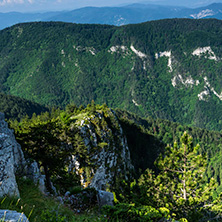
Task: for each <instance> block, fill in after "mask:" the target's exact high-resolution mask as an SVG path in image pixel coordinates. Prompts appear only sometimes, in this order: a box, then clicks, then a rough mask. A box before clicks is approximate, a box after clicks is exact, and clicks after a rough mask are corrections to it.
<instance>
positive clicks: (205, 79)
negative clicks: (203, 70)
mask: <svg viewBox="0 0 222 222" xmlns="http://www.w3.org/2000/svg"><path fill="white" fill-rule="evenodd" d="M204 81H205V87H206V86H207V88H208V89H209V90H211V91H212V92H213V94H214V95H215V96H217V97H218V98H219V99H220V100H222V92H221V93H220V94H218V93H217V92H216V91H215V90H214V88H213V87H211V85H210V83H209V82H208V79H207V77H206V76H205V77H204Z"/></svg>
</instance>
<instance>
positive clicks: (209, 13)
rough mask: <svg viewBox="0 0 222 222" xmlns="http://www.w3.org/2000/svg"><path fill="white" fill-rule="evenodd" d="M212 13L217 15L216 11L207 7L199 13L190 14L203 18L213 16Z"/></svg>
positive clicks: (196, 17)
mask: <svg viewBox="0 0 222 222" xmlns="http://www.w3.org/2000/svg"><path fill="white" fill-rule="evenodd" d="M212 15H215V12H214V11H213V10H210V9H205V10H202V11H200V12H199V13H197V14H191V15H190V16H191V17H192V18H195V19H201V18H205V17H207V16H212Z"/></svg>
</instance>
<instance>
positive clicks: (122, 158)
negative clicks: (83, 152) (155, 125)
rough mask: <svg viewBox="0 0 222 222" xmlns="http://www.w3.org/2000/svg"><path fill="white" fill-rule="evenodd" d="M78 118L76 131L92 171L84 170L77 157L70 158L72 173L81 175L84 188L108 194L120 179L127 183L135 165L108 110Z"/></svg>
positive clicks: (118, 126) (121, 132) (111, 111)
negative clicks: (81, 140) (92, 188)
mask: <svg viewBox="0 0 222 222" xmlns="http://www.w3.org/2000/svg"><path fill="white" fill-rule="evenodd" d="M75 118H76V119H77V120H76V121H75V122H74V127H77V128H78V129H79V131H80V135H81V137H82V139H83V142H84V144H85V146H86V148H87V151H88V156H89V160H90V161H89V162H90V163H91V166H90V167H87V168H84V166H82V164H81V161H80V160H78V156H73V157H72V158H71V159H72V161H71V164H70V169H74V170H75V171H76V172H77V173H78V174H80V176H81V178H82V181H81V182H82V184H83V185H84V186H88V185H90V186H91V187H94V188H95V189H96V190H106V189H107V188H112V187H113V186H114V185H115V184H116V182H117V180H118V179H127V174H129V173H130V171H132V170H133V165H132V164H131V158H130V151H129V148H128V145H127V140H126V137H125V136H124V134H123V130H122V127H121V125H120V123H119V121H118V119H117V117H116V114H115V112H114V111H113V110H111V109H108V108H107V109H106V110H103V111H100V112H99V111H96V112H95V113H94V114H92V115H85V116H84V115H81V116H79V117H78V116H77V117H75Z"/></svg>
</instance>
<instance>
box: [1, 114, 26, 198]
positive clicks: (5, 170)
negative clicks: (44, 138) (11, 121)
mask: <svg viewBox="0 0 222 222" xmlns="http://www.w3.org/2000/svg"><path fill="white" fill-rule="evenodd" d="M24 166H25V159H24V155H23V152H22V150H21V147H20V145H19V144H18V143H17V142H16V140H15V136H14V134H13V131H12V130H10V129H9V128H8V124H7V123H6V122H5V116H4V114H3V113H0V196H4V195H9V196H14V195H15V196H19V190H18V186H17V183H16V179H15V173H16V172H17V173H19V172H21V171H22V170H23V167H24Z"/></svg>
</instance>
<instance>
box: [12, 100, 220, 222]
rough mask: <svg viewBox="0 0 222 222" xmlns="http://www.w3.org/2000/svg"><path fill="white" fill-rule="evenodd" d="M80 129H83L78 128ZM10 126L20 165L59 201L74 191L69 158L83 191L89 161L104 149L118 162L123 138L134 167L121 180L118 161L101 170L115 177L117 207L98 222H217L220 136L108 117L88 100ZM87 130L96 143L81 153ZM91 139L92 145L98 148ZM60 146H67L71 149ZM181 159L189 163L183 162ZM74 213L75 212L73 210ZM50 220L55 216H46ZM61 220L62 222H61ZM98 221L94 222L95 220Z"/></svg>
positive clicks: (128, 116)
mask: <svg viewBox="0 0 222 222" xmlns="http://www.w3.org/2000/svg"><path fill="white" fill-rule="evenodd" d="M83 122H85V124H86V125H84V124H83V125H82V123H83ZM9 123H10V127H12V128H13V129H14V130H15V135H16V139H17V141H18V142H19V143H20V144H21V145H22V148H23V151H24V153H25V156H26V158H28V157H29V158H30V157H31V159H34V160H36V161H37V162H38V163H39V165H40V166H42V167H43V169H44V173H45V175H46V185H47V188H48V190H51V189H52V188H51V187H50V186H51V185H50V184H51V183H50V181H53V184H54V186H56V188H57V190H58V192H59V193H61V194H64V193H65V192H66V191H67V190H73V189H74V190H76V189H77V188H76V187H78V186H80V177H79V175H76V174H75V173H74V174H73V173H70V172H69V171H67V166H68V164H69V162H68V161H69V158H67V157H68V156H70V155H78V156H79V160H80V162H81V165H80V169H79V170H80V171H79V172H81V174H82V175H86V183H85V185H87V184H89V183H90V182H91V179H92V175H91V174H90V173H89V172H92V171H91V169H94V172H95V171H96V169H97V168H98V166H97V163H98V162H97V161H98V160H97V161H96V162H95V159H94V158H93V156H94V155H98V152H100V151H101V150H103V149H104V150H105V151H106V152H110V151H111V150H112V149H114V150H113V151H114V152H115V155H116V156H117V159H119V158H121V155H122V145H121V143H122V142H121V140H120V138H119V133H120V132H121V131H122V133H123V135H125V136H126V141H127V144H128V147H129V150H130V158H131V162H132V165H133V167H134V168H132V169H131V170H130V169H129V170H128V172H127V174H128V176H127V180H126V178H125V179H124V175H123V172H121V173H120V171H119V170H118V166H120V168H123V167H124V165H122V164H123V163H121V161H120V162H118V161H117V163H118V164H117V165H116V166H115V167H114V168H113V167H112V168H110V169H109V164H108V162H107V164H106V167H107V169H109V170H110V172H113V173H114V175H115V171H116V172H118V177H114V178H115V179H113V181H112V182H111V183H110V184H109V190H110V191H112V192H114V193H115V206H113V207H105V208H104V209H103V210H102V211H101V212H102V214H105V215H107V216H108V217H109V218H108V219H107V218H106V217H105V218H103V217H102V218H101V216H100V220H101V221H109V220H113V221H118V220H120V221H125V220H126V218H127V221H151V220H153V221H159V220H160V219H161V218H162V219H163V218H165V219H167V218H168V219H169V218H171V219H177V220H179V219H181V218H184V219H181V220H180V221H186V220H185V218H186V219H187V220H188V221H201V220H204V219H207V218H208V219H209V218H210V219H212V218H214V217H215V218H221V204H220V203H221V200H220V192H221V180H222V178H221V174H220V172H221V164H220V162H221V160H220V156H221V155H219V154H220V153H221V143H222V134H221V133H220V132H216V131H208V130H206V129H200V128H195V127H189V126H183V125H180V124H179V123H175V122H170V121H168V120H162V119H153V118H151V117H149V118H141V117H139V116H137V115H135V114H133V113H130V112H128V111H123V110H120V109H117V110H115V111H112V110H111V109H110V108H109V107H107V105H105V104H104V105H102V106H100V105H96V104H95V103H94V101H92V102H91V104H88V105H87V106H86V107H84V106H79V107H78V106H76V105H73V104H72V105H68V106H67V107H66V108H65V109H64V110H62V109H54V110H52V111H50V112H44V113H42V114H41V115H36V114H33V116H32V117H31V118H28V117H25V118H22V119H21V120H20V121H17V120H9ZM85 126H87V127H86V128H88V127H89V129H90V130H91V131H92V132H94V130H95V135H94V136H92V135H93V134H91V136H90V134H89V137H90V140H89V141H90V142H87V144H88V145H87V146H86V144H85V142H84V141H87V140H86V137H87V133H86V132H87V131H84V132H85V133H82V131H81V130H83V129H86V128H84V127H85ZM81 127H83V128H81ZM121 128H122V130H121ZM104 132H107V133H105V134H104ZM42 135H44V136H42ZM107 135H109V136H108V137H107ZM92 137H95V138H96V141H97V143H96V146H95V143H94V142H93V141H95V140H94V139H93V138H92ZM107 138H108V139H107ZM64 144H69V146H68V147H69V148H68V147H67V146H66V145H64ZM108 144H110V145H108ZM70 145H71V146H70ZM89 147H91V148H89ZM172 147H173V148H172ZM184 150H186V151H184ZM113 151H111V152H113ZM183 155H185V157H186V158H185V159H186V160H187V162H183V160H184V157H183ZM185 163H186V164H187V167H186V169H187V173H179V174H178V175H177V174H176V173H175V172H177V171H178V170H180V169H181V167H180V165H177V164H181V166H184V164H185ZM164 167H165V168H164ZM177 167H178V170H177ZM166 169H167V170H168V169H172V172H173V174H172V172H171V171H169V172H168V173H169V174H166V173H165V172H166ZM84 172H85V173H84ZM181 172H183V171H181ZM181 178H186V179H185V180H186V181H187V182H186V195H187V197H189V198H187V200H185V199H184V197H183V196H181V195H182V194H181V192H180V184H182V182H183V180H184V179H181ZM194 178H195V179H194ZM47 180H48V181H47ZM178 180H180V181H181V182H178ZM23 183H24V181H23ZM25 186H27V185H25ZM206 187H207V189H206ZM184 189H185V188H184ZM51 191H52V190H51ZM80 191H81V189H80ZM83 191H84V190H83ZM166 191H167V192H166ZM168 191H169V192H168ZM171 191H172V193H171ZM75 192H76V191H75ZM78 192H79V191H78ZM178 195H179V196H180V198H179V197H178ZM205 205H206V206H205ZM72 207H74V209H76V205H73V206H71V208H72ZM88 207H90V208H91V207H92V206H91V205H90V206H88ZM94 207H95V206H94ZM36 210H38V209H36ZM85 210H87V208H86V209H85ZM34 216H35V214H34V215H33V217H32V218H34ZM48 216H49V217H53V214H52V212H51V213H50V212H49V214H48ZM35 217H36V216H35ZM60 217H61V218H63V217H62V215H60V216H59V217H58V218H60ZM41 218H44V217H43V216H41ZM69 218H70V217H69ZM72 220H73V219H68V221H72ZM96 220H97V221H99V219H98V218H97V219H95V221H96ZM33 221H35V220H34V219H33ZM43 221H45V220H43ZM61 221H66V220H65V219H64V220H62V219H61ZM74 221H75V220H74Z"/></svg>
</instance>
